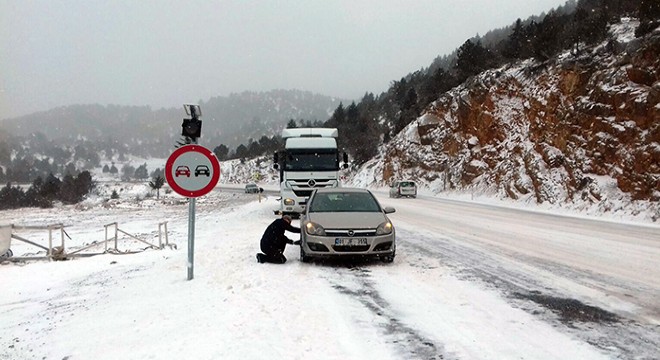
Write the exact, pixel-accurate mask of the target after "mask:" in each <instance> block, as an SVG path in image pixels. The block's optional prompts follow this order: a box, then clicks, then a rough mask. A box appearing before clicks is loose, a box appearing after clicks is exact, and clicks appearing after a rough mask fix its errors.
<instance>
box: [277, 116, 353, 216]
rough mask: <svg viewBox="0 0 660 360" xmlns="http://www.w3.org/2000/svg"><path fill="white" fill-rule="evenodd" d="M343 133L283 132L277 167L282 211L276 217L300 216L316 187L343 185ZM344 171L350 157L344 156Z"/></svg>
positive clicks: (289, 130)
mask: <svg viewBox="0 0 660 360" xmlns="http://www.w3.org/2000/svg"><path fill="white" fill-rule="evenodd" d="M338 135H339V131H338V130H337V129H331V128H292V129H284V130H282V140H284V141H285V145H284V150H280V151H277V152H275V155H274V159H273V160H274V161H273V162H274V163H273V167H274V168H275V169H279V171H280V196H281V199H280V208H279V210H275V213H276V214H287V215H292V216H294V217H298V216H299V215H300V214H301V213H302V212H303V211H304V210H305V206H306V204H307V199H308V198H309V195H311V193H312V191H313V190H314V189H316V188H323V187H338V186H340V178H339V176H340V175H339V169H340V164H339V163H340V157H339V151H338V149H337V137H338ZM342 160H343V163H344V164H343V168H347V167H348V156H347V155H346V153H344V154H343V158H342Z"/></svg>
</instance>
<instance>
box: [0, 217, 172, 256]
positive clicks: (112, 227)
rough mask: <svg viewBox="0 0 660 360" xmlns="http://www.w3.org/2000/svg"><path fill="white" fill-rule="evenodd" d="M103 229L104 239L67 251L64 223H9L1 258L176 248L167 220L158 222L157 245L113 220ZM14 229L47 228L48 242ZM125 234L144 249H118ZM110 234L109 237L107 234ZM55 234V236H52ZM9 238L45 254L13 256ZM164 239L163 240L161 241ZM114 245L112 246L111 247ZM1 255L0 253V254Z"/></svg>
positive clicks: (91, 254)
mask: <svg viewBox="0 0 660 360" xmlns="http://www.w3.org/2000/svg"><path fill="white" fill-rule="evenodd" d="M103 227H104V229H105V239H104V240H103V241H98V242H97V241H94V242H92V243H91V244H88V245H85V246H83V247H81V248H76V249H75V250H73V251H67V247H66V245H67V244H66V240H65V239H66V238H68V239H69V240H72V239H71V237H70V236H69V235H68V234H67V233H66V231H65V230H64V225H63V224H51V225H47V226H22V225H13V224H12V225H11V236H10V239H9V241H8V244H7V248H8V252H7V253H8V254H9V256H10V257H6V258H4V259H3V260H32V259H48V260H64V259H67V258H72V257H82V256H93V255H100V254H105V253H112V254H130V253H137V252H141V251H144V250H147V249H164V248H165V247H169V248H174V249H176V245H175V244H170V242H169V236H168V231H167V221H164V222H161V223H159V224H158V245H156V244H152V243H150V242H149V241H146V240H144V239H141V238H140V237H138V236H135V235H133V234H131V233H129V232H127V231H124V230H122V229H120V228H119V224H118V223H117V222H113V223H110V224H106V225H104V226H103ZM14 230H48V244H47V245H42V244H40V243H38V242H37V241H33V240H30V239H27V238H25V237H22V236H19V235H18V234H15V233H14ZM57 231H59V233H60V234H59V238H60V244H59V246H53V242H54V238H55V236H57ZM120 233H121V234H123V235H126V237H127V238H125V239H127V240H131V239H132V240H136V241H138V242H141V243H143V244H146V245H147V247H146V248H144V249H141V250H139V251H136V250H124V251H122V250H120V249H119V240H124V239H120V237H119V234H120ZM110 234H112V236H111V237H109V235H110ZM54 235H55V236H54ZM11 239H14V240H18V241H21V242H24V243H26V244H29V245H32V246H35V247H37V248H39V249H42V250H45V251H46V255H45V256H20V257H13V256H11V254H10V253H9V251H11V250H10V249H9V244H10V243H11V241H10V240H11ZM163 240H164V241H163ZM101 245H103V246H104V251H103V252H102V253H98V252H97V253H90V252H86V251H87V250H90V249H92V248H96V247H98V246H101ZM112 246H114V247H112ZM0 255H2V254H0Z"/></svg>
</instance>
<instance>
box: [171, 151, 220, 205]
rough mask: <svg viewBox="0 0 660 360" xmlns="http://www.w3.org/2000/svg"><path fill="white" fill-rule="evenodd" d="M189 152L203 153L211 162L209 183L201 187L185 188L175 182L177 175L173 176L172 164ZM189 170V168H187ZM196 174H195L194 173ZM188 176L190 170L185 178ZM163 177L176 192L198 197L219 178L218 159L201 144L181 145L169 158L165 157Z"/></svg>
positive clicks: (216, 182)
mask: <svg viewBox="0 0 660 360" xmlns="http://www.w3.org/2000/svg"><path fill="white" fill-rule="evenodd" d="M190 153H199V154H201V155H203V156H204V157H205V158H206V159H208V160H209V162H210V163H211V168H212V169H213V171H211V174H210V178H209V183H208V184H206V185H205V186H203V187H202V188H201V189H194V190H190V189H186V188H185V187H184V186H182V185H181V184H179V183H177V180H176V178H177V177H178V173H177V176H174V175H173V173H174V171H173V169H174V164H175V163H176V161H177V159H179V157H181V156H182V155H185V154H190ZM188 170H189V169H188ZM195 176H197V174H195ZM189 177H190V172H188V176H187V178H189ZM165 179H167V184H168V185H169V186H170V187H171V188H172V190H174V191H175V192H176V193H177V194H179V195H182V196H185V197H199V196H202V195H206V194H208V193H209V192H210V191H211V190H213V188H214V187H215V186H216V185H217V184H218V180H220V163H219V162H218V159H217V158H216V157H215V154H214V153H213V152H212V151H211V150H209V149H207V148H205V147H203V146H201V145H194V144H191V145H185V146H182V147H180V148H178V149H176V150H175V151H174V152H173V153H172V155H170V157H169V158H167V162H166V163H165Z"/></svg>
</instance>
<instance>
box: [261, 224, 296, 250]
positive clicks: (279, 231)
mask: <svg viewBox="0 0 660 360" xmlns="http://www.w3.org/2000/svg"><path fill="white" fill-rule="evenodd" d="M285 230H286V231H290V232H293V233H300V229H299V228H297V227H295V226H292V225H291V224H289V223H288V222H286V221H285V220H284V219H277V220H275V221H273V222H272V223H271V224H270V225H268V227H267V228H266V231H264V235H263V236H262V237H261V251H263V253H264V254H267V255H273V254H281V253H283V252H284V248H285V247H286V244H287V243H289V244H291V243H293V241H292V240H289V238H287V237H286V236H285V235H284V231H285Z"/></svg>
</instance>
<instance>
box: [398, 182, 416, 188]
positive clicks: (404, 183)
mask: <svg viewBox="0 0 660 360" xmlns="http://www.w3.org/2000/svg"><path fill="white" fill-rule="evenodd" d="M413 186H415V183H414V182H412V181H402V182H401V187H413Z"/></svg>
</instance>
